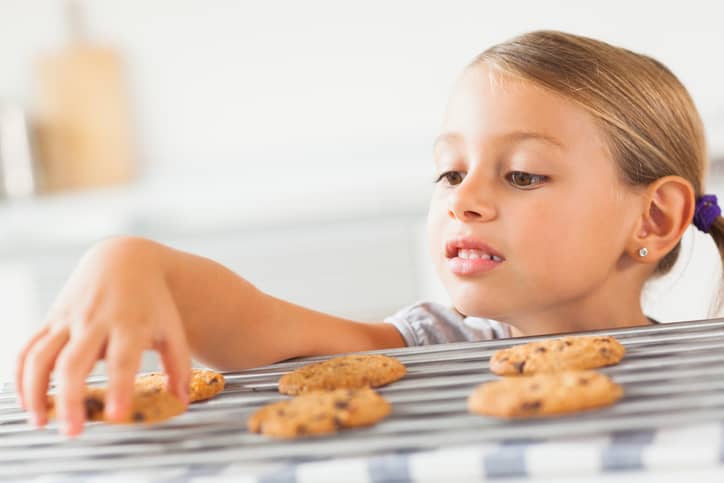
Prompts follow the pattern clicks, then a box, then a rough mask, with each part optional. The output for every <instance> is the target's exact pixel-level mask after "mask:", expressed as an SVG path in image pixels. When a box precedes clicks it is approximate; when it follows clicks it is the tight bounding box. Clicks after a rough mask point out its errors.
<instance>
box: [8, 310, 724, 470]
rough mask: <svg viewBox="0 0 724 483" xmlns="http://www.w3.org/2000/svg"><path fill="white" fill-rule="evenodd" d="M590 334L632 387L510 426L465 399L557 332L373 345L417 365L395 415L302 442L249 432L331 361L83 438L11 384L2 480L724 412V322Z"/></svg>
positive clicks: (670, 421)
mask: <svg viewBox="0 0 724 483" xmlns="http://www.w3.org/2000/svg"><path fill="white" fill-rule="evenodd" d="M591 334H610V335H615V336H616V337H617V338H618V339H619V340H620V341H621V342H622V343H623V344H624V345H625V346H626V351H627V352H626V357H625V358H624V360H623V361H622V362H621V363H620V364H618V365H616V366H612V367H607V368H603V369H602V372H604V373H606V374H608V375H609V376H611V377H612V378H613V379H614V380H615V381H616V382H618V383H619V384H621V385H623V386H624V391H625V396H624V398H623V399H622V400H621V401H620V402H619V403H617V404H616V405H614V406H612V407H609V408H606V409H602V410H597V411H591V412H587V413H582V414H578V415H571V416H565V417H559V418H552V419H534V420H521V421H512V422H510V421H501V420H496V419H492V418H485V417H481V416H477V415H472V414H469V413H468V412H467V410H466V399H467V396H468V395H469V394H470V392H471V391H472V389H473V388H474V387H475V386H476V385H478V384H480V383H482V382H485V381H489V380H493V379H496V376H494V375H493V374H491V373H490V371H489V370H488V359H489V358H490V356H491V355H492V354H493V352H495V351H496V350H498V349H500V348H504V347H509V346H511V345H514V344H520V343H523V342H527V341H531V340H540V339H545V338H549V337H553V336H547V337H528V338H518V339H505V340H494V341H484V342H471V343H456V344H441V345H434V346H426V347H414V348H405V349H397V350H387V351H372V352H371V353H385V354H388V355H392V356H395V357H397V358H399V359H400V360H401V361H402V362H403V363H404V364H405V365H406V366H407V368H408V375H407V376H406V377H405V378H404V379H402V380H400V381H397V382H395V383H393V384H391V385H390V386H388V387H384V388H379V392H380V393H381V394H382V395H383V396H384V397H385V398H387V399H388V400H389V401H390V403H391V404H392V406H393V412H392V414H391V416H390V417H388V418H387V419H386V420H384V421H382V422H381V423H379V424H377V425H376V426H373V427H371V428H364V429H355V430H346V431H343V432H341V433H338V434H336V435H332V436H325V437H311V438H305V439H302V440H295V441H278V440H272V439H268V438H267V437H264V436H261V435H257V434H251V433H249V432H247V430H246V419H247V417H248V416H249V415H250V414H251V413H252V412H253V411H254V410H256V409H257V408H259V407H260V406H262V405H264V404H267V403H269V402H273V401H277V400H279V399H281V398H282V397H283V396H280V395H279V394H278V393H277V391H276V381H277V380H278V379H279V377H280V376H281V375H282V374H284V373H286V372H288V371H290V370H293V369H295V368H297V367H299V366H301V365H304V364H306V363H308V362H310V361H317V360H323V359H326V358H327V357H316V358H307V359H299V360H295V361H291V362H285V363H279V364H274V365H271V366H266V367H261V368H257V369H253V370H247V371H242V372H229V373H225V374H224V376H225V377H226V389H225V390H224V392H223V393H222V394H220V395H219V396H217V397H216V398H214V399H212V400H210V401H207V402H203V403H197V404H194V405H192V406H190V408H189V411H188V412H186V413H185V414H183V415H181V416H179V417H177V418H174V419H172V420H170V421H167V422H165V423H162V424H159V425H156V426H152V427H146V426H113V425H105V424H102V423H90V424H88V425H87V427H86V428H85V431H84V432H83V434H82V435H81V436H80V437H78V438H76V439H73V440H69V439H67V438H65V437H64V436H61V435H60V434H58V431H57V426H56V424H55V423H51V424H50V425H49V426H48V427H47V428H45V429H41V430H37V429H33V428H32V427H31V426H29V425H28V424H27V423H26V420H25V415H24V413H22V412H21V410H20V408H19V407H18V405H17V402H16V399H15V393H14V391H13V390H12V387H11V386H10V385H9V384H7V385H6V387H5V388H4V389H3V390H2V391H1V392H0V478H7V477H14V478H18V477H23V478H25V477H34V476H42V475H46V474H57V473H59V472H60V473H70V474H72V473H74V472H75V473H76V474H84V473H85V474H89V473H93V474H101V475H103V474H109V475H110V474H113V473H114V472H118V471H128V470H148V471H152V470H159V469H169V468H171V469H172V468H188V467H191V466H198V465H202V466H203V465H211V464H224V463H234V464H236V465H239V464H242V465H244V464H248V465H249V466H250V467H255V466H259V467H263V466H264V465H265V464H270V463H271V462H274V463H275V464H279V463H288V464H289V463H291V464H293V463H299V462H305V461H315V460H321V459H330V458H335V457H348V456H369V455H373V454H380V453H389V452H395V451H416V450H424V449H432V448H440V447H447V446H454V445H460V444H470V443H478V442H492V441H495V442H500V441H501V440H512V439H539V438H549V437H568V436H580V435H592V436H594V435H602V434H608V433H610V432H611V431H617V430H636V429H648V428H653V429H656V428H660V427H664V426H671V425H687V424H693V423H697V422H703V421H717V422H718V421H722V420H724V350H723V349H724V319H714V320H704V321H693V322H679V323H671V324H664V325H658V326H647V327H639V328H630V329H621V330H605V331H596V332H591ZM91 381H92V382H103V381H102V380H100V379H99V378H95V379H92V380H91Z"/></svg>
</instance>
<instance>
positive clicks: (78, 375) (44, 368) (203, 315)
mask: <svg viewBox="0 0 724 483" xmlns="http://www.w3.org/2000/svg"><path fill="white" fill-rule="evenodd" d="M401 346H404V341H403V340H402V337H401V336H400V334H399V333H398V332H397V329H395V328H394V327H393V326H392V325H389V324H384V323H380V324H365V323H359V322H352V321H349V320H345V319H341V318H337V317H333V316H330V315H325V314H321V313H318V312H314V311H312V310H309V309H305V308H303V307H299V306H297V305H294V304H290V303H288V302H284V301H282V300H280V299H276V298H274V297H271V296H269V295H267V294H264V293H262V292H261V291H259V290H258V289H256V287H254V286H253V285H252V284H250V283H249V282H247V281H246V280H244V279H243V278H241V277H239V276H238V275H236V274H235V273H233V272H232V271H230V270H228V269H226V268H225V267H223V266H222V265H220V264H218V263H216V262H213V261H211V260H209V259H206V258H203V257H199V256H195V255H191V254H188V253H184V252H182V251H179V250H174V249H172V248H169V247H166V246H164V245H161V244H159V243H155V242H152V241H150V240H145V239H142V238H115V239H110V240H106V241H104V242H101V243H99V244H97V245H96V246H94V247H93V248H91V249H90V250H89V251H88V252H87V253H86V254H85V255H84V257H83V258H82V259H81V261H80V263H79V264H78V266H77V267H76V269H75V271H74V272H73V274H72V275H71V277H70V278H69V280H68V281H67V282H66V284H65V286H64V287H63V289H62V290H61V292H60V294H59V295H58V298H57V300H56V301H55V303H54V304H53V306H52V307H51V310H50V311H49V313H48V316H47V318H46V321H45V322H44V324H43V325H42V327H41V328H40V330H38V331H37V332H36V333H35V335H34V336H33V337H31V338H30V339H29V340H28V342H27V343H26V344H25V346H24V347H23V349H22V350H21V352H20V354H19V355H18V361H17V368H16V383H17V389H18V394H19V395H20V402H21V404H22V406H23V407H24V408H25V409H26V410H28V411H29V412H30V417H31V419H32V420H33V421H34V422H35V424H37V425H39V426H42V425H44V424H45V422H46V396H45V395H46V392H47V390H48V382H49V379H50V374H51V372H52V371H53V370H55V372H56V376H57V377H56V382H57V395H56V407H57V415H58V418H59V419H60V420H61V421H62V423H63V429H64V432H65V433H66V434H68V435H74V434H77V433H79V432H80V431H81V429H82V426H83V421H84V409H83V401H84V391H83V387H84V385H85V378H86V377H87V375H88V374H89V373H90V371H91V370H92V369H93V366H94V364H95V362H96V361H97V360H99V359H105V361H106V371H107V374H108V393H107V400H106V406H105V411H106V415H107V416H108V417H109V418H111V419H122V418H124V417H125V415H126V414H127V413H128V411H129V410H130V404H131V394H132V392H133V391H132V388H133V383H134V378H135V374H136V372H137V371H138V368H139V365H140V359H141V355H142V353H143V351H144V350H148V349H155V350H157V351H158V352H159V353H160V356H161V360H162V362H163V366H164V370H165V371H166V372H167V373H168V375H169V387H170V389H171V390H172V391H173V392H174V393H175V394H176V395H177V396H178V397H180V398H181V399H182V400H183V401H187V400H188V388H189V382H188V381H189V374H190V362H191V356H192V355H193V356H194V357H195V358H197V359H198V360H200V361H202V362H203V363H205V364H208V365H211V366H213V367H216V368H219V369H241V368H245V367H252V366H257V365H263V364H268V363H272V362H275V361H279V360H284V359H288V358H292V357H298V356H305V355H315V354H331V353H338V352H348V351H359V350H367V349H382V348H387V347H401Z"/></svg>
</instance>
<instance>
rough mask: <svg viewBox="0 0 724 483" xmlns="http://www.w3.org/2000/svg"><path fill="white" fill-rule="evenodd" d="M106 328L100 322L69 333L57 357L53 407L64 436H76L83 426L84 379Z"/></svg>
mask: <svg viewBox="0 0 724 483" xmlns="http://www.w3.org/2000/svg"><path fill="white" fill-rule="evenodd" d="M106 330H107V329H106V328H105V327H103V326H102V325H101V324H90V325H87V326H86V328H85V332H83V333H81V334H79V335H77V336H76V335H73V337H71V339H70V342H68V344H67V345H66V346H65V348H64V349H63V350H62V351H61V353H60V356H59V357H58V363H57V380H56V384H57V386H58V393H57V396H56V408H57V413H58V419H59V420H60V421H62V422H63V429H64V433H65V434H66V435H67V436H75V435H77V434H78V433H80V432H81V430H82V429H83V421H84V420H85V411H84V407H83V404H84V400H85V379H86V377H87V376H88V374H89V373H90V372H91V370H92V369H93V366H94V365H95V363H96V361H97V360H98V358H99V356H100V352H101V349H102V348H103V345H104V343H105V341H106V337H107V332H106Z"/></svg>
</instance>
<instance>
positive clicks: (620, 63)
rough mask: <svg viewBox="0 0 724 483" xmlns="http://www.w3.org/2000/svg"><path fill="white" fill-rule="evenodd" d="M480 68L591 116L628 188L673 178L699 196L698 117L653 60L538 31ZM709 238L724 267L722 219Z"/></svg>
mask: <svg viewBox="0 0 724 483" xmlns="http://www.w3.org/2000/svg"><path fill="white" fill-rule="evenodd" d="M480 63H484V64H485V65H488V66H490V67H492V68H494V69H496V70H499V71H501V72H503V73H506V74H508V75H512V76H514V77H518V78H521V79H524V80H527V81H531V82H534V83H535V84H537V85H540V86H543V87H545V88H548V89H550V90H552V91H554V92H556V93H558V94H560V95H563V96H565V97H566V98H568V99H571V100H573V101H574V102H576V103H577V104H579V105H580V106H582V107H583V108H585V109H586V110H587V111H589V112H590V113H591V114H592V115H593V116H594V117H595V118H596V119H597V120H598V121H599V123H600V125H601V127H602V129H603V132H604V134H605V136H606V138H607V141H608V146H609V149H610V150H611V154H612V155H613V157H614V159H615V161H616V162H617V164H618V167H619V171H620V175H621V177H622V179H623V180H624V182H625V183H627V184H629V185H631V186H645V185H648V184H649V183H651V182H652V181H655V180H656V179H659V178H662V177H664V176H669V175H677V176H681V177H682V178H684V179H686V180H687V181H689V183H691V185H692V187H693V188H694V192H695V196H696V197H697V199H698V198H699V197H700V196H701V195H702V194H703V191H702V190H703V188H704V177H705V175H706V167H707V165H708V162H707V150H706V141H705V138H704V128H703V125H702V122H701V118H700V116H699V113H698V111H697V110H696V107H695V106H694V102H693V101H692V99H691V97H690V96H689V93H688V92H687V90H686V88H685V87H684V86H683V84H682V83H681V82H680V81H679V79H677V78H676V76H675V75H674V74H673V73H672V72H671V71H670V70H669V69H668V68H666V66H664V65H663V64H661V63H660V62H658V61H657V60H655V59H653V58H651V57H648V56H646V55H642V54H638V53H635V52H632V51H630V50H627V49H624V48H620V47H615V46H613V45H610V44H607V43H605V42H602V41H598V40H594V39H590V38H586V37H581V36H578V35H572V34H568V33H564V32H557V31H536V32H530V33H526V34H523V35H521V36H518V37H515V38H513V39H511V40H509V41H507V42H503V43H501V44H499V45H495V46H493V47H491V48H489V49H488V50H486V51H485V52H483V53H482V54H480V55H479V56H478V57H476V58H475V59H474V60H473V62H472V63H471V65H477V64H480ZM709 233H710V235H711V236H712V237H713V239H714V242H715V243H716V245H717V247H718V249H719V254H720V257H721V258H722V261H723V264H724V219H723V218H722V217H718V218H717V219H716V221H715V222H714V224H713V225H712V227H711V230H710V232H709ZM680 247H681V242H679V243H677V244H676V246H675V247H674V248H673V249H672V250H671V251H670V252H669V253H668V254H667V255H666V256H664V257H663V258H662V259H661V260H660V261H659V263H658V265H657V267H656V270H655V272H654V274H655V275H662V274H665V273H667V272H668V271H669V270H671V267H673V265H674V263H675V262H676V259H677V257H678V255H679V251H680ZM720 292H721V290H720ZM720 297H721V295H720Z"/></svg>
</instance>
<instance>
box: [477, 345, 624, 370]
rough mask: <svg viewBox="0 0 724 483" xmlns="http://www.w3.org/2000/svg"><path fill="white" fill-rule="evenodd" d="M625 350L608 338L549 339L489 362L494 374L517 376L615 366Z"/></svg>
mask: <svg viewBox="0 0 724 483" xmlns="http://www.w3.org/2000/svg"><path fill="white" fill-rule="evenodd" d="M625 352H626V350H625V349H624V347H623V345H621V343H620V342H619V341H617V340H616V339H615V338H614V337H611V336H579V337H563V338H561V339H548V340H542V341H538V342H529V343H527V344H522V345H517V346H513V347H510V348H508V349H503V350H499V351H497V352H496V353H495V354H493V357H492V358H491V359H490V370H491V371H493V372H494V373H495V374H498V375H501V376H506V375H518V374H537V373H541V372H556V371H563V370H570V369H594V368H596V367H603V366H609V365H612V364H618V363H619V362H620V361H621V359H623V356H624V353H625Z"/></svg>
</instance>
